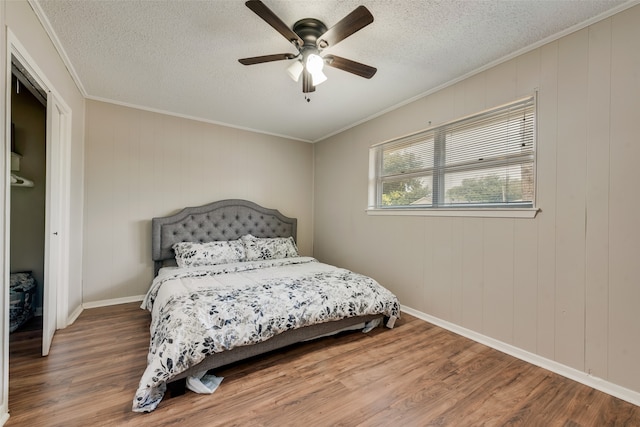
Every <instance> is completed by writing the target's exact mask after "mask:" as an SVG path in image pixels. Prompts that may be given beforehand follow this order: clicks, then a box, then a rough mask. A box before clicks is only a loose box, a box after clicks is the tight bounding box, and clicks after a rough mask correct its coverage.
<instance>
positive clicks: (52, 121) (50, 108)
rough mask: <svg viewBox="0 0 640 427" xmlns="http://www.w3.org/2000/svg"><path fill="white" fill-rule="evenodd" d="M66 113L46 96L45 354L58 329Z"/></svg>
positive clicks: (43, 321) (43, 341) (43, 319)
mask: <svg viewBox="0 0 640 427" xmlns="http://www.w3.org/2000/svg"><path fill="white" fill-rule="evenodd" d="M62 116H63V113H62V111H61V109H60V107H59V105H58V103H57V102H56V99H55V97H54V96H52V95H51V93H49V96H48V97H47V191H46V200H45V211H46V213H45V218H46V220H45V227H44V229H45V241H44V253H45V257H44V277H45V283H44V290H43V318H42V355H43V356H46V355H48V354H49V349H50V347H51V341H52V340H53V335H54V334H55V332H56V329H57V318H58V312H57V309H58V286H59V278H60V274H59V273H60V271H59V266H60V261H61V260H60V254H61V252H62V245H61V238H60V237H61V215H60V207H61V206H60V202H61V200H62V199H63V198H62V197H61V186H60V179H59V177H60V171H59V170H58V168H59V164H60V161H59V157H60V150H59V148H58V147H60V135H61V132H62V130H63V125H62Z"/></svg>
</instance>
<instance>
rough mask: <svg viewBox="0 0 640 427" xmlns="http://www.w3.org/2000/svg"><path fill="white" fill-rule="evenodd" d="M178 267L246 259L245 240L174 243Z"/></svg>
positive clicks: (200, 265)
mask: <svg viewBox="0 0 640 427" xmlns="http://www.w3.org/2000/svg"><path fill="white" fill-rule="evenodd" d="M173 251H174V252H175V253H176V262H177V263H178V267H202V266H206V265H217V264H227V263H230V262H238V261H244V260H245V248H244V244H243V242H241V241H240V240H239V239H238V240H229V241H219V242H207V243H194V242H179V243H175V244H174V245H173Z"/></svg>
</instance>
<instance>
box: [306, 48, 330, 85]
mask: <svg viewBox="0 0 640 427" xmlns="http://www.w3.org/2000/svg"><path fill="white" fill-rule="evenodd" d="M306 64H307V65H306V66H307V71H308V72H309V74H311V82H312V84H313V85H314V86H318V85H319V84H320V83H323V82H325V81H327V76H326V75H325V74H324V73H323V72H322V69H323V68H324V59H322V57H321V56H320V55H316V54H315V53H312V54H310V55H309V56H307V61H306Z"/></svg>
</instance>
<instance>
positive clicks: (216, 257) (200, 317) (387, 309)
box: [133, 199, 400, 412]
mask: <svg viewBox="0 0 640 427" xmlns="http://www.w3.org/2000/svg"><path fill="white" fill-rule="evenodd" d="M296 237H297V219H296V218H289V217H287V216H285V215H283V214H282V213H280V212H279V211H278V210H275V209H269V208H265V207H262V206H260V205H257V204H256V203H253V202H250V201H247V200H240V199H229V200H222V201H217V202H213V203H210V204H207V205H204V206H199V207H190V208H185V209H183V210H181V211H180V212H178V213H176V214H174V215H170V216H167V217H160V218H153V219H152V259H153V261H154V273H155V277H154V280H153V283H152V284H151V287H150V288H149V291H148V292H147V294H146V296H145V298H144V301H143V303H142V308H144V309H147V310H149V311H150V312H151V326H150V335H151V339H150V345H149V353H148V357H147V368H146V370H145V372H144V373H143V376H142V378H141V380H140V384H139V388H138V390H137V392H136V395H135V396H134V399H133V410H134V411H136V412H149V411H152V410H154V409H155V408H156V407H157V406H158V404H159V403H160V401H161V400H162V398H163V396H164V394H165V392H166V390H167V386H168V387H169V388H170V390H171V394H172V395H175V394H181V393H183V392H184V384H185V381H186V379H187V378H193V377H194V376H201V375H202V373H203V372H206V371H209V370H211V369H215V368H217V367H220V366H224V365H227V364H230V363H234V362H237V361H240V360H244V359H247V358H250V357H253V356H257V355H259V354H263V353H266V352H269V351H272V350H276V349H279V348H282V347H285V346H287V345H291V344H294V343H298V342H302V341H305V340H309V339H314V338H317V337H321V336H325V335H328V334H332V333H336V332H339V331H344V330H349V329H362V330H364V331H368V330H370V329H371V328H373V327H375V326H377V325H378V324H381V323H382V322H384V323H385V325H386V326H387V327H388V328H392V327H393V324H394V322H395V320H396V319H397V318H399V316H400V305H399V303H398V300H397V298H396V297H395V295H393V294H392V293H391V292H390V291H388V290H387V289H385V288H384V287H382V286H381V285H380V284H378V283H377V282H376V281H375V280H373V279H372V278H370V277H367V276H363V275H360V274H357V273H354V272H351V271H349V270H345V269H341V268H338V267H334V266H330V265H327V264H323V263H320V262H318V261H317V260H316V259H314V258H311V257H305V256H300V255H299V254H298V251H297V247H296Z"/></svg>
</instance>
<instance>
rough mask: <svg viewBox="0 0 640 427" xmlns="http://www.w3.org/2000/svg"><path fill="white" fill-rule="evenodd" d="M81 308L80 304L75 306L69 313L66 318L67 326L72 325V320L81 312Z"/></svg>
mask: <svg viewBox="0 0 640 427" xmlns="http://www.w3.org/2000/svg"><path fill="white" fill-rule="evenodd" d="M82 310H83V308H82V305H79V306H78V307H76V309H75V310H73V313H71V315H70V316H69V318H68V319H67V326H69V325H73V322H75V321H76V319H77V318H78V316H80V314H82Z"/></svg>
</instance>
